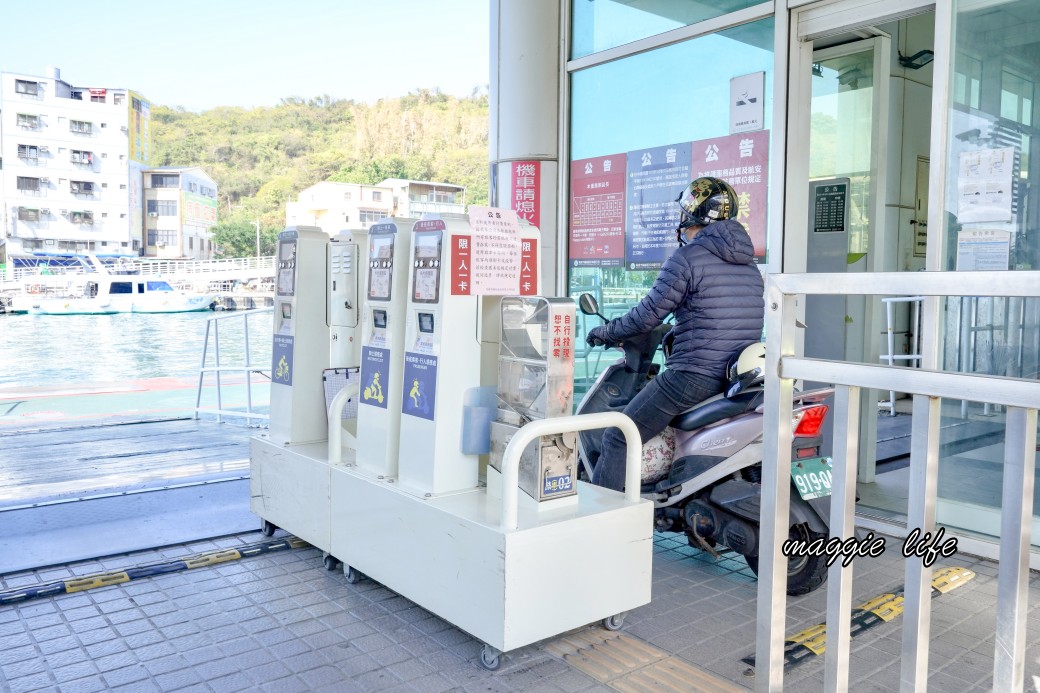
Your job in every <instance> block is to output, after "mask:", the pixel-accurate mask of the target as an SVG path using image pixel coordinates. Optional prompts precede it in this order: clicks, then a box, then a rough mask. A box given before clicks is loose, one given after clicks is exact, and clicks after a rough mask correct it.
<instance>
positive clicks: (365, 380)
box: [361, 347, 390, 409]
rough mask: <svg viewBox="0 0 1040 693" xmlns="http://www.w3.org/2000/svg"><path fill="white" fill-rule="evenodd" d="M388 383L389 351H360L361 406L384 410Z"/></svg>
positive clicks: (371, 348) (368, 348)
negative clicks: (365, 405)
mask: <svg viewBox="0 0 1040 693" xmlns="http://www.w3.org/2000/svg"><path fill="white" fill-rule="evenodd" d="M389 382H390V351H389V350H388V349H375V348H373V347H363V348H362V349H361V404H367V405H369V406H372V407H379V408H380V409H386V391H385V388H386V386H387V383H389Z"/></svg>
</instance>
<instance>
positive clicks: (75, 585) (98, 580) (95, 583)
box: [65, 570, 130, 594]
mask: <svg viewBox="0 0 1040 693" xmlns="http://www.w3.org/2000/svg"><path fill="white" fill-rule="evenodd" d="M129 581H130V575H128V574H127V572H126V571H125V570H122V571H119V572H116V573H100V574H98V575H89V576H87V577H82V578H75V579H73V580H65V592H66V594H72V593H73V592H82V591H83V590H92V589H94V588H95V587H104V586H106V585H118V584H119V583H120V582H129Z"/></svg>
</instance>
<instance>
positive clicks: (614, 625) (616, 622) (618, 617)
mask: <svg viewBox="0 0 1040 693" xmlns="http://www.w3.org/2000/svg"><path fill="white" fill-rule="evenodd" d="M624 622H625V615H624V614H614V615H613V616H607V617H606V618H605V619H603V627H604V628H606V629H607V630H621V624H622V623H624Z"/></svg>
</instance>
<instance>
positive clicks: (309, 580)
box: [0, 533, 1040, 693]
mask: <svg viewBox="0 0 1040 693" xmlns="http://www.w3.org/2000/svg"><path fill="white" fill-rule="evenodd" d="M263 539H264V538H263V537H262V536H261V535H259V534H255V533H250V534H243V535H236V536H231V537H226V538H223V539H220V540H216V541H212V542H201V543H196V544H191V545H182V546H175V547H170V548H166V549H162V550H159V551H151V552H145V553H141V554H132V555H123V556H117V557H113V558H110V559H104V560H99V561H91V562H86V563H80V564H75V565H71V566H66V567H59V568H54V569H49V570H40V571H32V572H27V573H21V574H10V575H6V576H0V591H2V590H7V589H11V588H18V587H25V586H31V585H34V584H39V583H41V582H47V581H51V580H55V579H62V578H68V577H71V576H73V575H85V574H90V573H95V572H98V571H102V570H112V569H122V568H125V567H128V566H131V565H140V564H143V563H150V562H155V561H159V560H168V559H171V558H176V557H184V556H186V555H189V554H193V553H198V552H201V551H208V550H212V549H216V548H227V547H236V546H241V545H243V544H247V543H253V542H257V541H261V540H263ZM888 547H889V548H888V550H887V551H886V553H885V554H884V555H882V556H881V557H879V558H874V559H870V558H868V559H859V560H858V561H857V563H856V566H855V571H856V574H855V583H854V584H855V593H856V594H855V599H856V600H855V601H854V604H858V603H860V602H861V601H865V600H866V599H868V598H870V597H873V596H875V595H877V594H879V593H882V592H886V591H890V590H893V589H896V588H898V587H899V586H900V585H902V583H903V570H904V566H905V561H904V559H903V558H902V556H901V555H900V552H899V550H898V548H899V547H898V543H897V542H896V540H892V539H890V540H889V544H888ZM949 563H950V564H956V565H962V566H966V567H968V568H970V569H972V570H973V571H975V572H976V573H977V577H976V578H975V579H974V580H971V581H970V582H968V583H966V584H965V585H963V586H962V587H960V588H958V589H956V590H954V591H952V592H950V593H949V594H946V595H943V596H941V597H939V598H937V599H934V600H932V602H931V605H932V608H933V610H932V626H933V636H934V637H933V641H932V645H931V656H930V670H931V671H932V675H931V682H932V684H933V686H934V688H935V689H936V690H943V689H945V690H957V691H971V690H987V683H988V681H989V679H990V677H991V674H992V671H991V669H992V657H993V629H994V616H993V611H994V605H995V599H996V584H997V583H996V571H997V566H996V564H994V563H991V562H987V561H982V560H978V559H973V558H971V557H967V556H954V557H953V558H952V559H950V560H949ZM756 587H757V582H756V580H755V578H754V576H753V574H752V573H751V572H750V570H749V569H748V568H747V567H746V565H745V564H744V563H743V561H742V560H740V559H737V558H726V557H724V558H722V559H721V560H718V561H717V560H715V559H714V558H712V557H711V556H710V555H707V554H705V553H702V552H701V551H698V550H695V549H692V548H690V547H688V546H687V545H686V542H685V540H683V539H682V538H681V537H676V536H674V535H657V538H656V542H655V555H654V588H653V601H652V602H651V603H650V604H648V605H647V606H645V607H642V608H640V609H637V610H636V611H634V612H632V613H631V614H629V615H628V617H627V619H626V621H625V624H624V627H623V629H622V630H623V632H624V633H625V634H627V635H630V636H633V637H635V638H638V639H641V640H643V641H645V642H647V643H649V644H650V645H653V646H655V647H658V648H660V649H661V650H664V651H666V652H668V653H672V654H674V655H676V656H678V657H680V658H682V659H683V660H684V661H686V662H689V663H691V664H694V665H696V666H697V667H700V668H702V669H704V670H707V671H709V672H712V673H714V674H716V675H719V676H721V677H722V678H725V679H728V680H730V681H732V682H734V683H735V684H737V685H739V686H743V687H746V688H751V687H753V686H754V681H755V679H754V676H753V675H749V674H750V673H751V672H750V671H749V667H748V666H747V665H746V664H744V663H743V662H741V661H740V660H741V659H742V658H743V657H745V656H747V655H749V654H751V653H752V652H753V650H754V637H755V604H756ZM578 588H580V587H577V586H576V589H578ZM1030 596H1031V598H1032V604H1037V603H1040V602H1038V600H1037V597H1040V584H1038V580H1037V578H1036V577H1034V578H1033V579H1032V584H1031V587H1030ZM825 602H826V590H825V589H821V590H818V591H816V592H815V593H813V594H810V595H806V596H803V597H797V598H791V599H790V600H789V603H788V619H787V620H788V634H793V633H795V632H797V631H799V630H802V629H804V628H806V627H808V626H811V625H814V624H816V623H820V622H823V621H824V620H825ZM1033 613H1035V607H1034V608H1031V609H1030V615H1032V614H1033ZM901 625H902V621H901V619H900V618H897V619H895V620H894V621H892V622H889V623H883V624H881V625H879V626H877V627H876V628H873V629H871V630H869V631H867V632H866V633H864V634H863V635H862V636H860V637H857V638H855V639H854V640H853V644H852V650H853V654H852V661H851V664H850V666H851V671H852V677H851V681H852V686H851V690H854V691H889V690H897V689H898V685H897V684H898V676H899V662H900V655H899V651H900V641H901V636H902V629H901ZM592 627H593V628H600V626H598V625H597V626H592ZM1028 633H1029V650H1028V658H1027V663H1026V674H1027V680H1028V681H1029V682H1030V684H1031V683H1032V681H1033V680H1034V679H1033V676H1040V659H1038V655H1040V624H1038V623H1035V622H1032V621H1031V622H1030V623H1029V625H1028ZM546 645H547V643H539V644H536V645H532V646H529V647H525V648H522V649H520V650H517V651H514V652H510V653H507V654H506V655H504V662H503V665H502V668H501V669H500V670H499V671H497V672H494V673H492V672H488V671H486V670H484V669H482V668H481V667H480V666H479V665H478V664H477V656H478V652H479V646H480V643H478V642H477V641H475V640H474V639H473V638H472V637H470V636H469V635H467V634H466V633H463V632H461V631H459V630H458V629H456V628H454V627H453V626H452V625H450V624H448V623H446V622H444V621H442V620H441V619H439V618H437V617H436V616H434V615H432V614H430V613H429V612H427V611H426V610H424V609H422V608H420V607H418V606H416V605H414V604H412V603H411V602H409V601H408V600H407V599H404V598H403V597H401V596H399V595H396V594H394V593H393V592H391V591H389V590H387V589H385V588H384V587H382V586H380V585H378V584H376V583H373V582H371V581H368V580H364V581H362V582H361V583H359V584H356V585H351V584H348V583H347V582H346V581H345V579H344V576H343V575H342V573H341V572H339V571H335V572H329V571H326V570H324V569H323V567H322V561H321V554H320V552H319V551H317V550H316V549H313V548H305V549H296V550H292V551H286V552H281V553H272V554H267V555H263V556H258V557H255V558H244V559H241V560H238V561H234V562H230V563H225V564H220V565H216V566H212V567H208V568H197V569H193V570H189V571H185V572H180V573H171V574H167V575H162V576H158V577H153V578H145V579H140V580H134V581H132V582H129V583H125V584H122V585H113V586H109V587H103V588H98V589H94V590H89V591H86V592H81V593H76V594H69V595H60V596H57V597H53V598H42V599H36V600H33V601H29V602H24V603H21V604H16V605H11V606H6V607H0V674H2V676H0V690H4V691H5V692H6V691H12V692H19V693H21V692H23V691H34V690H47V691H62V692H64V693H68V692H70V691H82V692H86V691H102V690H119V691H132V692H134V693H138V692H145V691H218V692H224V691H239V690H249V691H254V690H256V691H278V692H279V693H281V692H291V691H376V690H388V691H429V692H432V693H436V692H438V691H474V692H475V691H483V692H487V691H554V692H558V691H566V692H568V693H572V692H575V691H598V690H602V691H609V690H613V689H612V688H610V687H608V686H605V685H603V684H601V683H599V682H597V681H596V680H595V679H593V678H592V677H590V676H587V675H586V674H584V673H582V672H580V671H578V670H577V669H575V668H572V667H571V666H570V665H569V664H568V663H567V662H566V661H565V660H564V659H561V658H560V657H558V656H556V655H554V654H553V653H552V652H551V651H550V648H548V647H547V646H546ZM823 662H824V658H823V657H815V658H813V659H811V660H810V661H807V662H805V663H803V664H801V665H799V666H797V667H796V668H794V669H792V670H790V671H789V672H788V674H787V675H786V678H785V683H786V687H785V690H788V691H819V690H822V676H823Z"/></svg>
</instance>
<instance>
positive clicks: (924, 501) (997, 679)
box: [755, 272, 1040, 692]
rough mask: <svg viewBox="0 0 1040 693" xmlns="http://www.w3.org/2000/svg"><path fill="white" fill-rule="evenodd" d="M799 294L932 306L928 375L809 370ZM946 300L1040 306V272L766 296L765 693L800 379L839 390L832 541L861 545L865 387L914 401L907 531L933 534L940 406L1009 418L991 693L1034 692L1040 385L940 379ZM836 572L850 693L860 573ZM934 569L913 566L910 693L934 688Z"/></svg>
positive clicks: (833, 648)
mask: <svg viewBox="0 0 1040 693" xmlns="http://www.w3.org/2000/svg"><path fill="white" fill-rule="evenodd" d="M801 295H881V296H884V295H904V296H905V295H910V296H923V297H925V300H924V320H923V324H924V329H923V335H924V337H925V341H924V343H923V346H922V349H921V356H922V358H921V363H922V366H923V368H920V369H907V368H899V367H896V366H888V365H880V366H879V365H874V364H863V363H850V362H843V361H826V360H822V359H809V358H804V357H801V356H798V355H797V353H796V344H797V335H796V323H795V317H796V299H797V298H798V297H799V296H801ZM942 296H994V297H1027V298H1029V297H1033V298H1035V297H1038V296H1040V272H905V273H898V272H886V273H872V274H789V275H784V274H775V275H770V276H769V277H768V280H767V286H766V334H767V335H768V341H767V346H766V369H767V370H766V400H765V430H766V431H767V434H766V436H765V456H764V461H765V464H763V475H762V544H761V552H760V558H759V566H760V573H759V584H758V624H757V634H756V657H755V659H756V661H757V662H758V663H759V665H758V677H757V684H756V688H757V690H759V691H780V690H782V689H783V653H784V627H785V625H786V623H785V616H786V611H787V593H786V586H787V585H786V575H787V569H786V567H787V561H786V559H785V557H784V556H783V554H782V553H781V550H780V548H781V544H782V542H783V541H784V540H785V539H787V533H788V527H789V523H788V521H787V518H788V513H789V509H790V492H791V482H790V481H789V479H790V478H791V441H792V425H791V416H792V404H791V394H792V390H793V388H794V383H795V381H796V380H799V379H806V380H813V381H818V382H829V383H834V384H835V389H836V396H835V425H834V441H835V442H834V455H833V465H834V467H833V469H834V479H833V489H834V491H833V498H832V499H831V518H830V529H831V535H832V536H835V537H840V538H843V539H844V538H848V537H851V536H853V530H854V519H855V491H856V487H855V483H856V478H855V473H856V460H857V457H858V452H859V450H858V447H859V440H858V430H857V428H858V422H859V401H860V399H859V393H860V389H861V388H875V389H878V390H897V391H901V392H907V393H910V394H912V395H913V423H912V428H911V450H910V487H909V501H908V513H907V515H908V517H907V524H908V527H911V528H920V529H921V531H922V532H933V533H934V530H935V518H936V504H937V488H938V475H939V416H940V404H941V400H942V398H944V397H946V398H950V399H954V400H971V401H975V402H989V403H993V404H1000V405H1003V406H1006V407H1008V411H1007V423H1006V431H1005V448H1004V467H1003V492H1002V493H1003V495H1002V504H1001V509H1000V513H1001V530H1000V531H1001V537H1000V548H999V551H1000V553H999V572H998V578H997V614H996V616H997V619H996V647H995V652H994V673H993V690H998V691H1021V690H1022V689H1023V685H1024V664H1025V645H1026V629H1025V623H1026V613H1027V589H1028V584H1029V547H1030V534H1031V530H1032V519H1033V483H1034V473H1035V469H1034V468H1035V455H1036V430H1037V429H1036V427H1037V407H1038V406H1040V381H1036V380H1027V379H1023V378H1008V377H998V376H993V375H985V374H974V373H970V374H969V373H954V372H944V371H939V370H937V368H938V365H939V363H940V361H939V358H938V341H939V339H938V335H937V333H938V326H939V319H938V313H939V311H938V306H939V297H942ZM854 566H855V564H854V563H853V564H850V565H849V566H847V567H846V566H843V565H842V561H836V562H835V563H834V564H833V565H832V566H831V568H830V569H829V572H828V587H827V645H826V662H825V673H824V682H825V687H826V690H827V691H843V690H847V689H848V685H849V682H848V679H849V649H850V633H851V611H852V570H853V568H854ZM931 575H932V569H931V567H929V566H925V565H924V564H923V562H922V561H921V560H920V559H917V558H910V559H907V561H906V583H905V584H906V588H905V590H906V591H905V602H904V605H905V617H904V619H905V620H904V623H903V641H902V642H903V645H902V669H901V689H902V690H903V691H908V692H909V691H924V690H926V689H927V685H928V645H929V634H930V616H931V611H930V601H931V599H930V590H931Z"/></svg>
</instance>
